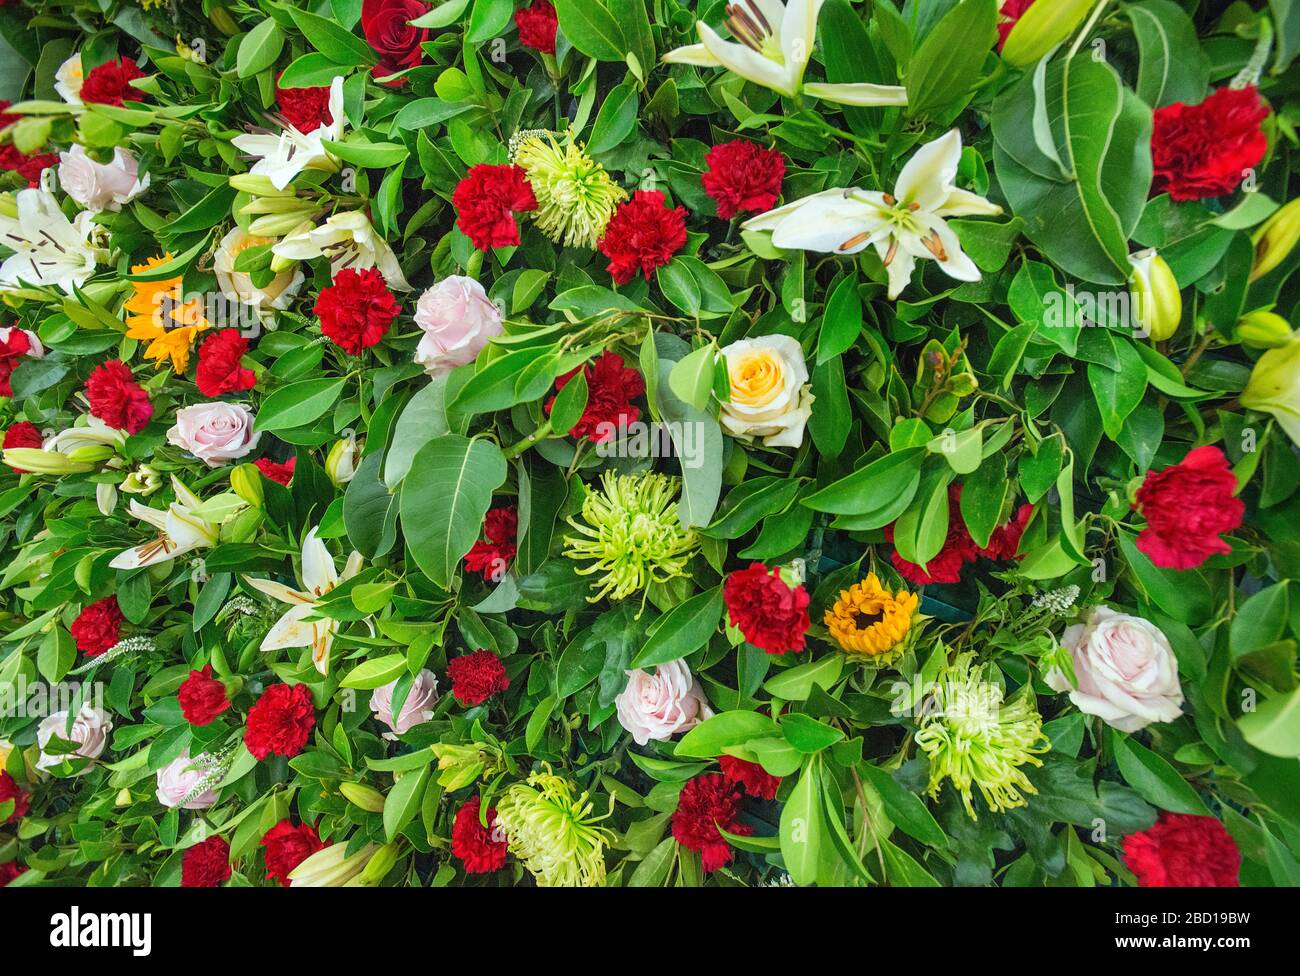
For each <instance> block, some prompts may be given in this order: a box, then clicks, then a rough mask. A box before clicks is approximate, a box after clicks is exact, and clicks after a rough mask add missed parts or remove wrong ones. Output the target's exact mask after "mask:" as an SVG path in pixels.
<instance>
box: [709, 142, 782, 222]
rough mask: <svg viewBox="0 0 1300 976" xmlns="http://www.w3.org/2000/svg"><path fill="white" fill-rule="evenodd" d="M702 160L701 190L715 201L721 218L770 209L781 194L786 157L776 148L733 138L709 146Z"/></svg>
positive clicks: (727, 218)
mask: <svg viewBox="0 0 1300 976" xmlns="http://www.w3.org/2000/svg"><path fill="white" fill-rule="evenodd" d="M704 162H705V165H707V166H708V169H706V170H705V171H704V177H703V183H704V192H705V193H707V194H708V195H709V196H711V197H712V198H713V199H714V200H715V201H716V202H717V204H718V216H719V217H721V218H722V219H723V220H730V219H731V218H732V217H734V216H736V214H738V213H761V212H763V211H765V210H771V209H772V207H773V206H775V204H776V201H777V198H778V197H780V196H781V181H782V180H783V179H785V157H784V156H782V155H781V153H780V152H779V151H777V150H776V149H764V148H763V147H762V146H760V145H758V144H757V143H753V142H746V141H745V140H744V139H733V140H732V141H731V142H724V143H722V144H721V145H719V146H714V147H713V148H712V149H710V150H709V154H708V155H707V156H705V157H704Z"/></svg>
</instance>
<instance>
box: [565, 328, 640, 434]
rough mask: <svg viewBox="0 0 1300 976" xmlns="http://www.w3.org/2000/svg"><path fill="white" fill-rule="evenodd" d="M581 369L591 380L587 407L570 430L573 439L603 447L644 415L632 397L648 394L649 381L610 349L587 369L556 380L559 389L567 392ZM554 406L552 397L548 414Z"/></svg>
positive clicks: (588, 387) (588, 384)
mask: <svg viewBox="0 0 1300 976" xmlns="http://www.w3.org/2000/svg"><path fill="white" fill-rule="evenodd" d="M578 369H581V370H582V372H583V375H584V376H585V377H586V380H587V406H586V407H585V408H584V409H583V411H582V416H581V417H580V418H579V419H578V422H577V423H576V424H574V425H573V426H572V427H571V428H570V429H569V436H570V437H579V438H581V437H585V438H587V439H588V440H590V441H591V442H592V443H594V444H601V443H604V442H605V441H608V440H610V439H611V438H613V437H615V436H616V435H617V433H618V431H619V429H620V428H622V427H626V426H627V425H628V424H632V423H635V422H636V419H637V418H638V417H640V416H641V411H640V409H639V408H637V407H634V406H632V398H633V397H639V396H640V395H641V394H642V393H644V392H645V380H644V379H642V378H641V374H640V373H638V372H637V371H636V370H634V369H628V368H627V367H626V366H625V365H624V364H623V357H622V356H620V355H619V354H618V353H616V352H609V351H608V350H607V351H605V352H603V353H601V354H600V355H599V356H597V357H596V359H595V361H593V362H591V363H588V364H587V365H586V366H582V367H576V368H574V369H571V370H569V372H567V373H565V374H564V375H563V376H561V377H560V378H559V379H557V380H556V381H555V388H556V389H557V390H562V389H564V387H565V386H566V385H568V383H569V381H570V380H571V379H573V378H574V377H575V376H577V375H578ZM554 406H555V397H551V398H550V399H549V400H547V401H546V412H547V414H548V415H549V414H550V412H551V408H552V407H554Z"/></svg>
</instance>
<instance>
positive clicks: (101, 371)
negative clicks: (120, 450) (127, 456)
mask: <svg viewBox="0 0 1300 976" xmlns="http://www.w3.org/2000/svg"><path fill="white" fill-rule="evenodd" d="M86 399H87V400H89V401H90V412H91V414H92V415H94V416H96V417H98V418H99V419H100V420H102V421H104V423H106V424H108V426H110V427H116V428H117V429H118V430H124V431H126V432H127V433H128V434H138V433H140V431H142V430H144V429H145V428H146V427H147V426H149V421H150V420H151V419H153V404H152V403H150V402H149V394H148V393H147V392H145V389H144V387H142V386H141V385H140V384H139V383H137V382H136V381H135V377H134V376H132V375H131V368H130V367H129V366H127V365H126V363H124V362H122V361H121V360H120V359H110V360H108V361H107V362H105V363H102V364H101V365H99V366H96V367H95V368H94V369H93V370H92V371H91V373H90V377H89V378H88V379H87V380H86Z"/></svg>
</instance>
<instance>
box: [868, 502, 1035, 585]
mask: <svg viewBox="0 0 1300 976" xmlns="http://www.w3.org/2000/svg"><path fill="white" fill-rule="evenodd" d="M960 504H961V485H957V484H954V485H949V486H948V536H947V538H946V539H944V542H943V548H942V549H940V550H939V554H938V555H937V556H935V557H934V558H933V559H931V560H930V562H929V563H928V564H926V565H925V566H924V567H921V566H918V565H917V564H916V563H909V562H908V561H907V560H906V559H904V558H903V557H902V556H900V555H899V554H898V550H894V552H893V553H892V554H891V555H890V557H889V558H890V562H892V563H893V564H894V568H895V569H896V570H898V574H899V575H900V576H902V577H903V579H905V580H907V581H908V582H909V583H915V584H916V585H917V586H924V585H925V584H926V583H958V582H960V581H961V570H962V567H963V566H965V565H966V564H967V563H973V562H974V561H975V559H976V557H977V556H978V555H979V550H978V549H976V548H975V540H974V539H972V538H971V537H970V532H969V531H968V530H967V528H966V523H965V522H963V521H962V518H961V508H960V507H959V506H960ZM885 538H886V539H887V540H888V541H889V542H893V541H894V527H893V525H887V526H885ZM1016 544H1017V545H1019V544H1020V539H1019V537H1017V539H1016Z"/></svg>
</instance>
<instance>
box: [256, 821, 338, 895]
mask: <svg viewBox="0 0 1300 976" xmlns="http://www.w3.org/2000/svg"><path fill="white" fill-rule="evenodd" d="M328 846H329V845H328V844H326V843H325V842H324V841H323V840H321V839H320V834H318V833H316V828H315V827H313V826H312V825H311V824H299V825H298V826H296V827H295V826H294V825H293V821H291V820H289V818H288V817H286V818H285V819H284V820H281V821H280V822H279V823H278V824H276V825H275V826H274V827H272V828H271V829H270V830H268V831H267V832H266V833H265V834H263V835H262V847H264V848H265V849H266V850H265V854H264V856H265V858H266V876H267V878H268V879H269V880H271V881H279V882H280V884H281V885H283V886H284V887H286V888H287V887H289V873H290V872H291V871H293V869H294V868H296V867H297V866H298V865H299V864H301V863H302V862H303V861H305V860H307V858H309V857H311V855H313V854H315V853H316V852H317V851H319V850H323V849H324V848H326V847H328Z"/></svg>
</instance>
